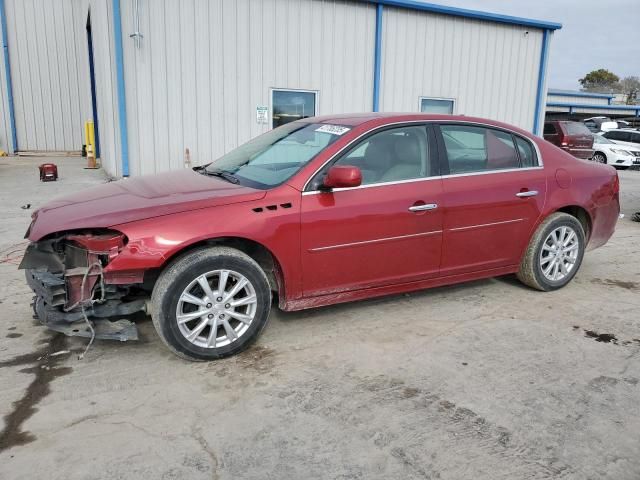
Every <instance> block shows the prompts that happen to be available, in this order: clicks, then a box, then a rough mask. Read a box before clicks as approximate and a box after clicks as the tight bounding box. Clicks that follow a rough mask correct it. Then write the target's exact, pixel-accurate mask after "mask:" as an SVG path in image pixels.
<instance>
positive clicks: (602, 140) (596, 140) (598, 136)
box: [593, 135, 613, 143]
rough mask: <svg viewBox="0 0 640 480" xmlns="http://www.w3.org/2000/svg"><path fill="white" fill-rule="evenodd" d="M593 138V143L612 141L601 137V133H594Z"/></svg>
mask: <svg viewBox="0 0 640 480" xmlns="http://www.w3.org/2000/svg"><path fill="white" fill-rule="evenodd" d="M593 140H594V141H595V143H613V142H612V141H611V140H609V139H608V138H605V137H603V136H602V135H594V136H593Z"/></svg>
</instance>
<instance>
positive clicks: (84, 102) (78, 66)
mask: <svg viewBox="0 0 640 480" xmlns="http://www.w3.org/2000/svg"><path fill="white" fill-rule="evenodd" d="M84 3H85V2H81V1H78V0H57V1H55V2H51V1H49V0H7V1H6V14H7V34H8V45H9V59H10V61H11V77H12V80H13V96H14V103H15V117H16V129H17V135H18V148H19V150H58V151H60V150H62V151H64V150H69V151H71V150H80V149H81V147H82V143H83V123H84V121H86V120H89V119H91V94H90V85H89V67H88V53H87V39H86V31H85V25H86V20H87V17H86V11H85V9H83V5H84Z"/></svg>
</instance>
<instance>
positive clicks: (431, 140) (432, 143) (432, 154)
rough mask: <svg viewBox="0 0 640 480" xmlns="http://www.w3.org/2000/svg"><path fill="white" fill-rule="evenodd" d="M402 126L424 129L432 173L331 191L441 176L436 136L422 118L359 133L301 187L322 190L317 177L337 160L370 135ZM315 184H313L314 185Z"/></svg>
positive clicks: (358, 145)
mask: <svg viewBox="0 0 640 480" xmlns="http://www.w3.org/2000/svg"><path fill="white" fill-rule="evenodd" d="M403 127H423V128H424V129H425V133H426V136H427V144H428V152H427V153H428V155H429V164H430V165H431V168H432V170H433V169H435V172H434V173H430V174H429V176H425V177H417V178H408V179H405V180H393V181H389V182H377V183H369V184H366V185H360V186H358V187H349V188H344V189H343V188H334V189H333V190H332V191H334V192H336V191H341V190H353V189H355V188H370V187H378V186H384V185H394V184H398V183H408V182H420V181H424V180H431V179H435V178H440V177H441V176H442V171H441V166H440V155H439V152H438V147H437V137H436V133H435V127H434V124H433V123H431V122H426V121H424V120H421V121H418V122H401V123H394V124H390V125H384V126H382V127H379V128H376V129H374V130H370V131H369V132H366V133H364V134H363V135H360V136H359V137H357V138H355V139H353V140H352V141H351V142H349V143H348V144H347V145H345V146H344V147H343V148H342V149H341V150H340V151H339V152H337V153H336V154H335V155H334V156H333V157H331V158H330V159H329V160H328V161H326V162H325V163H324V164H323V165H322V166H321V167H320V168H318V169H317V170H316V171H315V172H314V173H313V174H312V175H311V176H310V177H309V179H308V180H307V181H306V182H305V184H304V187H303V189H302V192H303V194H304V193H314V192H323V190H322V189H320V187H319V185H317V184H316V183H317V182H316V181H317V179H319V178H323V177H324V176H325V175H326V174H327V171H328V170H329V169H330V168H331V167H332V166H333V165H335V164H336V163H337V162H339V161H340V160H341V159H343V158H344V157H346V156H347V155H349V154H350V153H351V152H353V151H354V150H357V149H358V148H360V146H361V145H362V144H363V143H365V142H367V141H368V140H369V139H370V138H371V137H373V136H374V135H377V134H379V133H382V132H385V131H387V130H397V129H400V128H403ZM314 184H315V185H314Z"/></svg>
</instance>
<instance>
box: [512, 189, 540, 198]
mask: <svg viewBox="0 0 640 480" xmlns="http://www.w3.org/2000/svg"><path fill="white" fill-rule="evenodd" d="M536 195H538V191H537V190H527V191H526V192H520V193H516V197H520V198H526V197H535V196H536Z"/></svg>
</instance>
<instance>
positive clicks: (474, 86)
mask: <svg viewBox="0 0 640 480" xmlns="http://www.w3.org/2000/svg"><path fill="white" fill-rule="evenodd" d="M525 32H529V33H528V34H525ZM382 38H383V40H382V44H383V54H382V83H381V99H380V102H381V103H380V105H381V110H382V111H410V112H416V111H419V97H421V96H423V97H439V98H452V99H455V107H454V113H456V114H464V115H477V116H481V117H486V118H492V119H496V120H501V121H504V122H507V123H512V124H514V125H517V126H519V127H521V128H524V129H527V130H532V128H533V120H534V112H535V103H536V92H537V84H538V70H539V67H540V52H541V48H542V31H541V30H536V29H529V28H527V27H521V26H516V25H505V24H496V23H492V22H486V21H480V20H472V19H468V18H461V17H452V16H446V15H438V14H433V13H427V12H416V11H410V10H406V9H398V8H387V7H385V9H384V16H383V37H382Z"/></svg>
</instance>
